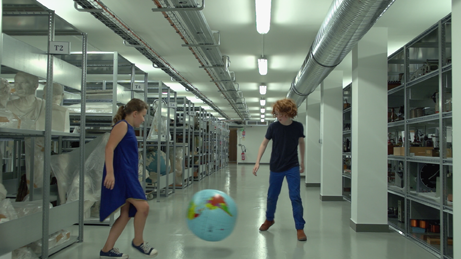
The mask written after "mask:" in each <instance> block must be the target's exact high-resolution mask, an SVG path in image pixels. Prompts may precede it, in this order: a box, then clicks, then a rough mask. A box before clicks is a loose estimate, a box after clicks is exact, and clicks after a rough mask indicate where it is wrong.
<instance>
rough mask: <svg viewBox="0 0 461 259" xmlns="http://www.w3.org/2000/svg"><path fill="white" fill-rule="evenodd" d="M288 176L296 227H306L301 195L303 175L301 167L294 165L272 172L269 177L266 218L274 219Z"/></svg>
mask: <svg viewBox="0 0 461 259" xmlns="http://www.w3.org/2000/svg"><path fill="white" fill-rule="evenodd" d="M284 177H286V178H287V182H288V191H289V194H290V200H291V206H292V207H293V218H294V219H295V226H296V229H304V224H305V223H306V222H305V221H304V219H303V203H302V201H301V196H300V184H301V180H300V179H301V176H300V174H299V167H293V168H291V169H289V170H287V171H285V172H277V173H276V172H271V174H270V177H269V190H268V192H267V210H266V219H267V220H270V221H272V220H274V214H275V209H276V207H277V200H278V198H279V194H280V190H281V189H282V183H283V178H284Z"/></svg>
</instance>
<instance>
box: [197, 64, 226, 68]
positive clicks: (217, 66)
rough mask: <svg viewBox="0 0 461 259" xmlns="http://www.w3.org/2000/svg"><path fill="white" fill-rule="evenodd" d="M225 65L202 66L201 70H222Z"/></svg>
mask: <svg viewBox="0 0 461 259" xmlns="http://www.w3.org/2000/svg"><path fill="white" fill-rule="evenodd" d="M222 67H224V65H214V66H200V67H199V68H222Z"/></svg>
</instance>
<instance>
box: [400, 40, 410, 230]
mask: <svg viewBox="0 0 461 259" xmlns="http://www.w3.org/2000/svg"><path fill="white" fill-rule="evenodd" d="M409 53H410V51H409V50H408V45H405V46H404V47H403V65H404V73H405V74H404V75H405V76H404V79H403V81H402V84H403V89H404V93H403V98H404V106H405V109H404V114H405V115H404V118H405V120H404V124H403V128H404V132H405V135H404V140H403V145H404V148H403V149H404V154H405V155H404V157H403V159H404V161H403V174H404V176H403V178H404V179H405V180H404V187H403V188H404V190H403V192H404V196H405V200H404V208H405V210H404V212H405V215H404V220H405V235H407V236H409V234H408V233H410V224H409V222H410V215H409V214H410V213H409V211H410V206H411V204H410V201H409V200H408V192H409V191H410V188H409V184H408V183H410V173H409V166H408V161H407V154H409V153H408V152H410V148H409V146H410V130H409V129H410V128H409V126H408V119H409V118H410V98H409V97H410V92H409V91H410V89H409V88H408V87H407V83H408V82H409V81H410V69H409V64H410V62H409V61H410V54H409Z"/></svg>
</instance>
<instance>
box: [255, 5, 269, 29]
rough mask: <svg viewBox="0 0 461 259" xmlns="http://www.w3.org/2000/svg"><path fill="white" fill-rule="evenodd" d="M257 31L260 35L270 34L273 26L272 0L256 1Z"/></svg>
mask: <svg viewBox="0 0 461 259" xmlns="http://www.w3.org/2000/svg"><path fill="white" fill-rule="evenodd" d="M255 3H256V30H257V31H258V33H259V34H266V33H268V32H269V29H270V26H271V0H255Z"/></svg>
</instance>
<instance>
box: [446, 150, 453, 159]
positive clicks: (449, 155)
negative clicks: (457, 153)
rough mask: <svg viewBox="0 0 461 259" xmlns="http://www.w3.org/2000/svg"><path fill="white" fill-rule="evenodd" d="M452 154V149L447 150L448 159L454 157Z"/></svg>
mask: <svg viewBox="0 0 461 259" xmlns="http://www.w3.org/2000/svg"><path fill="white" fill-rule="evenodd" d="M451 152H452V151H451V148H447V157H453V153H451Z"/></svg>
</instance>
